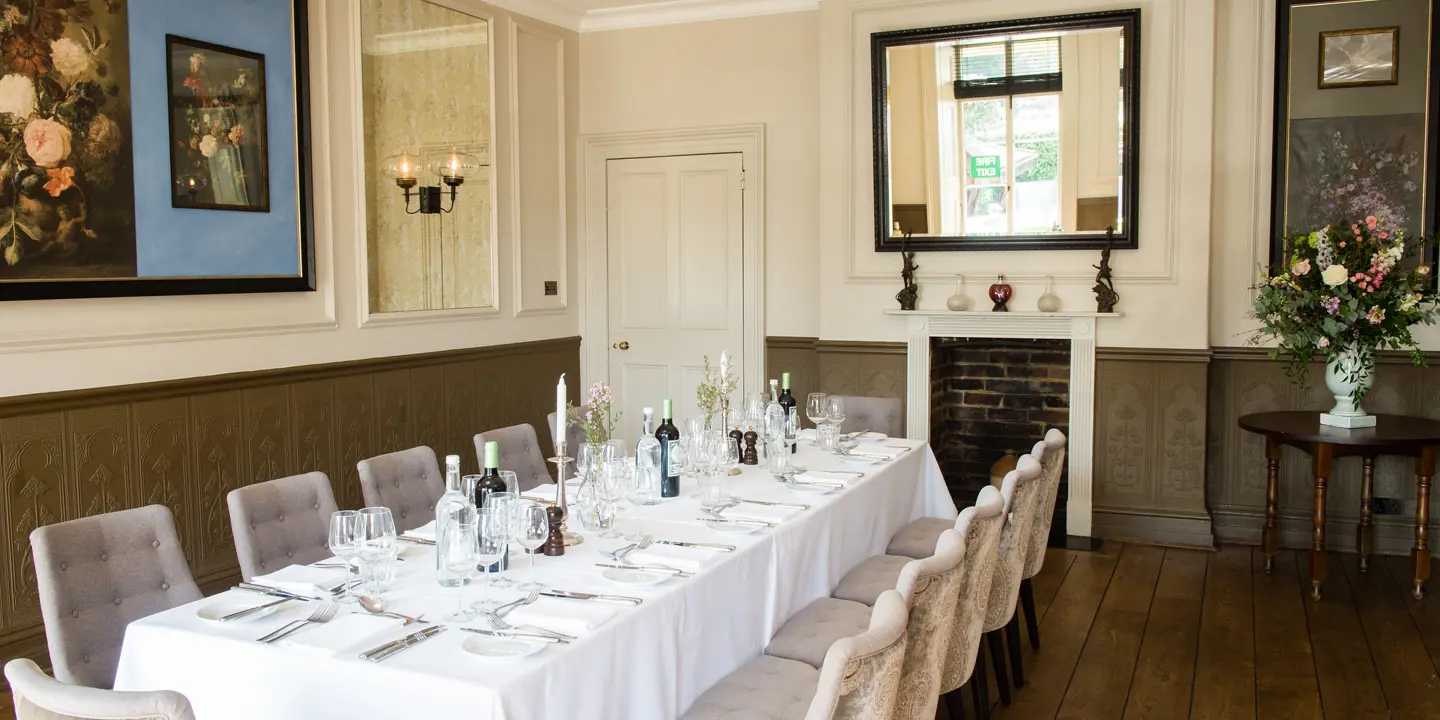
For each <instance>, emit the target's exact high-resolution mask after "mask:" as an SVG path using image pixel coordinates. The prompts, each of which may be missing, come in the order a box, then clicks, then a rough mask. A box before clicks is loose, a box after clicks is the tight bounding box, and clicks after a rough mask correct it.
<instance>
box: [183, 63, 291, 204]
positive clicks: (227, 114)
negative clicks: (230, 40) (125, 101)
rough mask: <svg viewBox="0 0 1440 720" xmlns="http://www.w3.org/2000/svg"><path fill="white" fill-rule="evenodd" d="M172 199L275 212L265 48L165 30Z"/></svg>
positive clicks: (189, 202)
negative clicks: (258, 49) (272, 206)
mask: <svg viewBox="0 0 1440 720" xmlns="http://www.w3.org/2000/svg"><path fill="white" fill-rule="evenodd" d="M165 56H166V57H167V58H168V59H169V64H170V76H169V80H170V81H169V92H170V184H171V187H172V188H174V192H173V194H172V195H171V197H170V200H171V203H172V205H173V206H174V207H177V208H200V209H206V210H247V211H254V212H270V177H269V171H270V169H269V167H268V162H269V152H268V150H269V148H268V143H267V142H266V135H265V56H264V55H260V54H258V53H252V52H247V51H245V50H237V49H235V48H228V47H224V46H222V45H215V44H212V43H207V42H201V41H199V40H190V39H187V38H182V37H178V36H175V35H166V36H165Z"/></svg>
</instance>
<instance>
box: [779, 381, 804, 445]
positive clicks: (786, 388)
mask: <svg viewBox="0 0 1440 720" xmlns="http://www.w3.org/2000/svg"><path fill="white" fill-rule="evenodd" d="M780 407H781V408H783V409H784V410H785V439H786V440H790V441H794V440H795V432H796V428H797V426H798V423H799V417H800V416H799V415H797V414H796V412H795V396H794V395H791V394H790V373H788V372H787V373H781V374H780Z"/></svg>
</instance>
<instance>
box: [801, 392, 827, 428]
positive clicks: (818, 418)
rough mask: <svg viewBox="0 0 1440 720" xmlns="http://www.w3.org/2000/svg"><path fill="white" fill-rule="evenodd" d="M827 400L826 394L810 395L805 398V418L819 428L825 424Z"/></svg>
mask: <svg viewBox="0 0 1440 720" xmlns="http://www.w3.org/2000/svg"><path fill="white" fill-rule="evenodd" d="M825 398H826V395H825V393H810V394H809V395H807V396H806V397H805V417H807V418H810V422H811V423H812V424H814V425H815V427H817V428H818V427H820V423H823V422H825Z"/></svg>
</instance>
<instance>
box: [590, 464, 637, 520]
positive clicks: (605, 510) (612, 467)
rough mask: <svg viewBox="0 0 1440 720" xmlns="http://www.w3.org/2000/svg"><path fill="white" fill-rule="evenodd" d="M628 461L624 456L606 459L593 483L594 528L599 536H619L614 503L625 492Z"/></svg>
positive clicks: (628, 474)
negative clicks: (595, 481) (598, 532)
mask: <svg viewBox="0 0 1440 720" xmlns="http://www.w3.org/2000/svg"><path fill="white" fill-rule="evenodd" d="M629 477H630V463H628V462H626V461H625V459H624V458H620V459H617V460H608V461H606V463H605V467H604V469H603V471H602V472H601V473H600V475H599V476H598V477H597V478H596V479H597V480H598V482H597V483H596V485H595V491H596V493H595V498H596V500H597V503H596V508H595V510H596V528H597V529H598V530H600V537H602V538H606V539H613V538H618V537H620V532H619V530H618V529H617V528H616V527H615V525H616V522H615V512H616V508H615V506H616V503H618V502H619V501H620V498H621V497H623V496H624V494H625V486H626V485H627V484H629V481H630V480H629Z"/></svg>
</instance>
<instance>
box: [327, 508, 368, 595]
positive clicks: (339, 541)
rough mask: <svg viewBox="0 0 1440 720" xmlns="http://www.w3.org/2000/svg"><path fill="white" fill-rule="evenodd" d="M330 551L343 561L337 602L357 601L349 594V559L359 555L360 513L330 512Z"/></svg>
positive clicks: (349, 511)
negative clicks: (341, 583) (343, 572)
mask: <svg viewBox="0 0 1440 720" xmlns="http://www.w3.org/2000/svg"><path fill="white" fill-rule="evenodd" d="M328 540H329V545H330V552H331V553H334V555H335V557H338V558H340V559H341V560H342V561H344V563H345V582H344V585H343V587H344V592H343V593H342V594H341V595H340V597H339V598H338V599H337V602H342V603H353V602H357V599H356V598H355V596H354V595H351V594H350V561H351V560H354V559H355V558H356V557H358V556H359V555H360V546H361V538H360V513H358V512H356V511H354V510H337V511H335V512H333V513H330V535H329V539H328Z"/></svg>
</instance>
